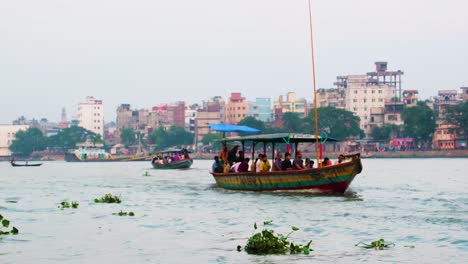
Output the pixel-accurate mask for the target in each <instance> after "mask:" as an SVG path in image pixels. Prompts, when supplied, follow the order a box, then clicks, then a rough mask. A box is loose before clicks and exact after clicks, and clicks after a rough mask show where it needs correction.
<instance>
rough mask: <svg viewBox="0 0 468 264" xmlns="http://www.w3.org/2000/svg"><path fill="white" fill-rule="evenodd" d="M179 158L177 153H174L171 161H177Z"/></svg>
mask: <svg viewBox="0 0 468 264" xmlns="http://www.w3.org/2000/svg"><path fill="white" fill-rule="evenodd" d="M179 160H180V157H179V155H178V154H174V155H173V156H172V161H173V162H175V161H179Z"/></svg>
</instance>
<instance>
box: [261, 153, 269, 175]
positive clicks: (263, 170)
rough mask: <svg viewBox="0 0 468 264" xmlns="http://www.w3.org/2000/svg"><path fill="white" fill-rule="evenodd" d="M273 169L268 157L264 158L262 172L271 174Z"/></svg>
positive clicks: (264, 156)
mask: <svg viewBox="0 0 468 264" xmlns="http://www.w3.org/2000/svg"><path fill="white" fill-rule="evenodd" d="M270 169H271V164H270V161H269V160H268V157H267V155H263V156H262V161H261V162H260V172H269V171H270Z"/></svg>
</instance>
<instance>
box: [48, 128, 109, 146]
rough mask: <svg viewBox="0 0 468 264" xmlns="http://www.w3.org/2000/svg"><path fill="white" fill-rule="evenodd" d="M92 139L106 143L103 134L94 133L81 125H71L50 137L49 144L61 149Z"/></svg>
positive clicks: (95, 141)
mask: <svg viewBox="0 0 468 264" xmlns="http://www.w3.org/2000/svg"><path fill="white" fill-rule="evenodd" d="M88 140H89V141H92V142H93V143H98V142H99V143H104V142H103V140H102V139H101V135H98V134H96V133H93V132H91V131H89V130H86V129H84V128H82V127H79V126H71V127H69V128H65V129H63V130H62V131H60V132H59V133H58V134H57V135H54V136H51V137H49V138H48V143H47V144H48V146H49V147H52V148H59V149H74V148H75V146H76V144H77V143H81V142H85V141H88Z"/></svg>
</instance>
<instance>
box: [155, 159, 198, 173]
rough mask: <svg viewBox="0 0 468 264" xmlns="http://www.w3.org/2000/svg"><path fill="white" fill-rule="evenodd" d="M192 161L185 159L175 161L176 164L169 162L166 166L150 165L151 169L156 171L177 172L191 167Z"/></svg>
mask: <svg viewBox="0 0 468 264" xmlns="http://www.w3.org/2000/svg"><path fill="white" fill-rule="evenodd" d="M192 164H193V160H192V159H186V160H181V161H176V162H171V163H168V164H162V165H160V164H156V163H152V164H151V165H153V168H154V169H156V170H178V169H188V168H190V166H192Z"/></svg>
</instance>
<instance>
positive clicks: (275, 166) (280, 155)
mask: <svg viewBox="0 0 468 264" xmlns="http://www.w3.org/2000/svg"><path fill="white" fill-rule="evenodd" d="M282 162H283V153H282V152H281V151H278V153H276V158H275V162H274V163H273V169H272V170H273V171H280V170H281V163H282Z"/></svg>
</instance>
